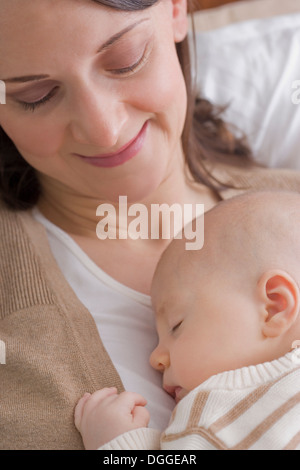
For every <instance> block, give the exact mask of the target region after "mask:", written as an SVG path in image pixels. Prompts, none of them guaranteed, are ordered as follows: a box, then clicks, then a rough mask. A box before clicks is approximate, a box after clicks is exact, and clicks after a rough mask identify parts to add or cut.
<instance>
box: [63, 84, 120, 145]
mask: <svg viewBox="0 0 300 470" xmlns="http://www.w3.org/2000/svg"><path fill="white" fill-rule="evenodd" d="M73 103H75V104H74V105H72V110H71V116H70V129H71V132H72V137H73V139H74V140H76V142H78V143H80V144H88V145H90V146H92V145H93V146H97V147H101V151H103V153H104V152H109V151H112V150H111V149H113V148H114V147H115V146H116V145H117V142H118V140H119V137H120V135H121V132H122V129H123V128H124V126H125V124H126V122H127V120H128V113H127V108H126V104H125V103H123V102H121V101H120V100H119V98H118V97H117V96H115V95H114V94H113V93H112V92H111V93H109V92H108V91H107V90H106V91H105V90H104V92H102V93H101V94H100V93H97V92H96V91H93V90H91V89H85V90H81V91H80V92H79V91H78V92H77V96H76V100H74V101H73ZM123 141H124V139H123ZM116 150H117V149H116Z"/></svg>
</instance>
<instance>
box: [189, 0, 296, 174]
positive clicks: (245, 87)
mask: <svg viewBox="0 0 300 470" xmlns="http://www.w3.org/2000/svg"><path fill="white" fill-rule="evenodd" d="M224 3H226V4H224ZM220 4H221V5H220ZM216 5H218V6H216ZM193 9H194V13H193V17H194V24H195V28H196V51H195V53H196V63H195V64H194V78H195V81H196V86H197V90H198V91H199V93H201V94H202V96H204V97H206V98H208V99H209V100H210V101H212V102H214V103H215V104H217V105H227V106H228V107H227V110H226V112H225V114H224V117H225V118H226V120H227V121H228V122H230V123H232V124H233V125H234V126H237V128H238V129H241V131H243V132H244V133H246V135H247V137H248V140H249V143H250V145H251V146H252V148H253V152H254V155H255V158H256V159H257V160H258V161H259V162H261V163H263V164H264V165H267V166H271V167H282V168H292V169H293V168H294V169H300V145H299V144H300V132H299V130H300V2H299V0H285V1H284V2H282V0H248V1H235V2H222V1H218V0H211V1H209V0H194V4H193ZM235 132H239V131H238V130H237V131H235Z"/></svg>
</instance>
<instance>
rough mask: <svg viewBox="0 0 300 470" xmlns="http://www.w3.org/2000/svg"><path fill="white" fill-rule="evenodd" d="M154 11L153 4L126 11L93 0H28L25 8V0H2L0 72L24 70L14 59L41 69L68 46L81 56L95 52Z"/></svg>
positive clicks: (3, 73) (0, 73)
mask: <svg viewBox="0 0 300 470" xmlns="http://www.w3.org/2000/svg"><path fill="white" fill-rule="evenodd" d="M149 16H150V14H149V10H140V11H134V12H124V11H119V10H113V9H111V8H107V7H103V6H102V5H100V4H98V3H96V2H93V1H92V0H26V8H25V7H24V0H1V2H0V57H1V62H0V76H2V75H3V76H4V75H5V76H6V75H7V74H9V75H14V74H18V73H19V72H21V70H14V66H15V64H17V69H19V68H22V67H23V65H24V67H25V68H26V64H27V63H28V67H29V68H30V70H28V72H29V73H33V72H35V73H39V70H32V67H33V68H35V66H36V67H37V68H40V67H41V68H43V69H44V67H46V68H47V67H48V65H50V64H49V61H54V62H55V61H56V60H57V59H58V56H59V55H62V54H63V53H64V52H66V53H67V52H68V51H73V52H74V54H76V55H77V57H79V56H80V55H81V53H82V54H84V55H85V54H86V52H87V51H88V50H90V51H91V52H92V51H93V52H96V51H97V49H98V48H99V47H100V46H101V44H102V43H105V41H107V40H109V38H110V37H111V36H113V35H114V34H118V32H120V31H121V30H123V29H124V28H126V27H129V26H130V25H131V24H134V23H135V22H136V23H138V22H139V20H141V19H142V18H143V17H149ZM28 58H30V61H29V62H30V63H29V62H28ZM19 61H21V63H19ZM26 72H27V70H24V73H26ZM22 73H23V70H22Z"/></svg>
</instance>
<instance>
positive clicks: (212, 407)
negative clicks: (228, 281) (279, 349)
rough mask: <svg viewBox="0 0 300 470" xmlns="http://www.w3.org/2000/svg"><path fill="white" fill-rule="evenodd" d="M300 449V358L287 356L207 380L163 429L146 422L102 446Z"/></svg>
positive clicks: (175, 448) (114, 448)
mask: <svg viewBox="0 0 300 470" xmlns="http://www.w3.org/2000/svg"><path fill="white" fill-rule="evenodd" d="M125 449H126V450H130V449H138V450H141V449H143V450H153V449H161V450H185V449H190V450H196V449H198V450H300V359H299V354H298V355H297V356H296V354H295V352H290V353H288V354H287V355H286V356H284V357H282V358H280V359H277V360H274V361H272V362H267V363H264V364H259V365H257V366H250V367H244V368H242V369H238V370H234V371H229V372H223V373H221V374H217V375H215V376H213V377H211V378H210V379H208V380H206V381H205V382H204V383H203V384H201V385H200V386H199V387H197V388H196V389H194V390H193V391H191V392H190V393H189V394H188V395H187V396H186V397H184V398H183V399H182V400H181V401H180V402H179V404H178V405H177V406H176V408H175V409H174V412H173V415H172V418H171V420H170V423H169V426H168V428H167V429H166V430H165V432H164V433H163V434H160V433H159V432H158V431H156V430H154V429H148V428H142V429H138V430H136V431H130V432H128V433H125V434H123V435H121V436H119V437H117V438H116V439H114V440H113V441H111V442H109V443H108V444H105V445H104V446H102V447H101V448H100V449H99V450H125Z"/></svg>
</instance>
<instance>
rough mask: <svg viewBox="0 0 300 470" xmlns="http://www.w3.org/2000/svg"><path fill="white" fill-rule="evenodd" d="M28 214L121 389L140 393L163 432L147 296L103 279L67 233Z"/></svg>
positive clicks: (165, 402) (168, 406) (165, 399)
mask: <svg viewBox="0 0 300 470" xmlns="http://www.w3.org/2000/svg"><path fill="white" fill-rule="evenodd" d="M33 216H34V217H35V219H37V220H38V221H39V222H41V223H42V224H43V225H44V227H45V228H46V231H47V235H48V240H49V244H50V247H51V250H52V253H53V255H54V257H55V259H56V261H57V263H58V265H59V267H60V269H61V271H62V273H63V275H64V276H65V278H66V280H67V281H68V283H69V284H70V286H71V287H72V289H73V290H74V292H75V293H76V295H77V297H78V298H79V300H80V301H81V302H82V303H83V305H84V306H85V307H86V308H87V309H88V310H89V312H90V313H91V314H92V316H93V318H94V320H95V322H96V325H97V328H98V331H99V334H100V336H101V339H102V342H103V344H104V347H105V348H106V350H107V352H108V354H109V355H110V357H111V359H112V361H113V363H114V366H115V367H116V369H117V371H118V373H119V375H120V377H121V379H122V381H123V384H124V387H125V389H126V390H129V391H134V392H138V393H141V394H142V395H143V396H144V397H145V398H146V399H147V401H148V405H147V408H148V410H149V412H150V415H151V422H150V425H151V426H153V427H155V428H157V429H161V430H162V429H164V428H165V427H166V425H167V424H168V421H169V418H170V414H171V411H172V410H173V408H174V400H173V399H172V398H171V397H170V396H169V395H168V394H167V393H166V392H165V391H164V390H163V389H162V376H161V374H160V373H159V372H157V371H155V370H154V369H152V367H151V366H150V364H149V356H150V354H151V352H152V351H153V349H154V348H155V347H156V344H157V335H156V329H155V322H154V315H153V311H152V308H151V299H150V296H148V295H145V294H142V293H140V292H137V291H135V290H133V289H130V288H129V287H126V286H124V285H122V284H120V283H119V282H117V281H116V280H115V279H113V278H112V277H110V276H108V275H107V274H106V273H105V272H104V271H103V270H102V269H100V268H99V267H98V266H97V265H96V264H95V263H94V262H93V261H92V260H91V259H90V258H89V257H88V256H87V255H86V254H85V253H84V251H83V250H82V249H81V248H80V247H79V246H78V245H77V243H76V242H75V241H74V240H73V239H72V238H71V237H70V236H69V235H68V234H67V233H66V232H64V231H63V230H61V229H60V228H58V227H57V226H55V225H54V224H52V223H51V222H50V221H49V220H47V219H46V218H45V217H44V216H43V215H42V214H41V213H40V212H39V211H38V210H37V209H34V210H33ZM99 243H101V241H99Z"/></svg>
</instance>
